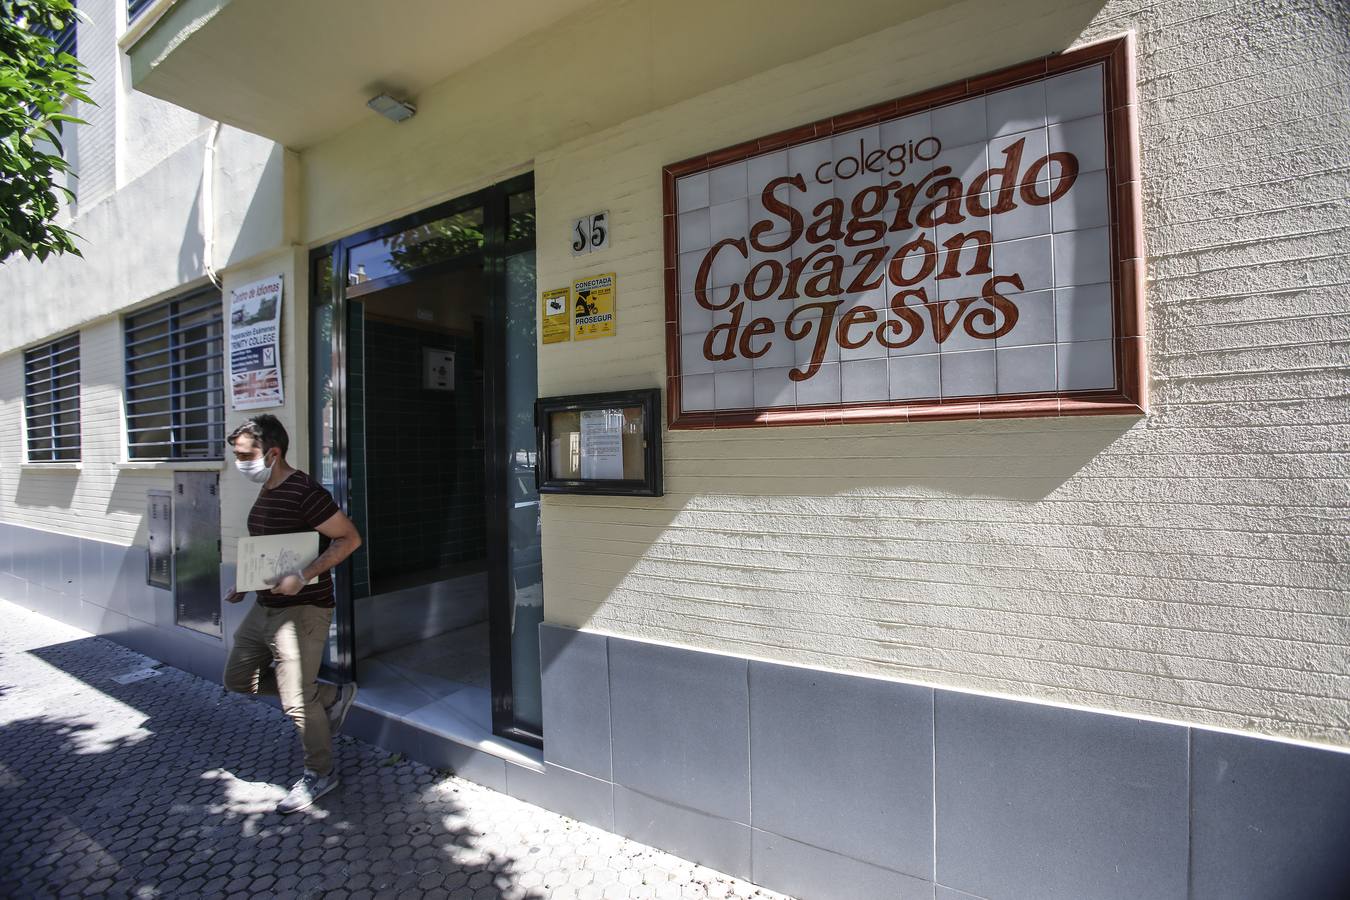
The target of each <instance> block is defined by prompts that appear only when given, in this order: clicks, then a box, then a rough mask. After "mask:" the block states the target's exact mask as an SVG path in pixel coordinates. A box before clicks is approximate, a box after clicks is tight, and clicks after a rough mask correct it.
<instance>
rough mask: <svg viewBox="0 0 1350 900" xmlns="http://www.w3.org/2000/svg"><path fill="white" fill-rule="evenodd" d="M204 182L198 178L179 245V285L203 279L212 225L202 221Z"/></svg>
mask: <svg viewBox="0 0 1350 900" xmlns="http://www.w3.org/2000/svg"><path fill="white" fill-rule="evenodd" d="M202 182H203V179H202V177H201V176H198V178H197V183H196V185H195V186H194V187H193V189H192V190H193V197H192V208H191V209H189V210H188V215H187V221H186V222H184V223H183V241H182V243H180V244H179V245H178V283H179V284H187V283H189V282H192V281H196V280H197V279H198V278H201V277H202V266H203V264H204V263H205V261H206V235H205V231H204V229H205V228H207V227H209V224H210V223H206V222H203V221H202Z"/></svg>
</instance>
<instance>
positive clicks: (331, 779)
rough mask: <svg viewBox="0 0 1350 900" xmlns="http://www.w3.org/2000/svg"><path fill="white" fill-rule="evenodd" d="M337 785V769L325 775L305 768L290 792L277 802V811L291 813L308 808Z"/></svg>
mask: <svg viewBox="0 0 1350 900" xmlns="http://www.w3.org/2000/svg"><path fill="white" fill-rule="evenodd" d="M337 786H338V776H337V770H336V769H335V770H333V771H332V772H329V773H328V774H327V775H320V774H319V773H317V772H311V771H309V770H308V769H306V770H305V774H303V775H301V776H300V780H299V781H297V782H296V783H295V785H294V786H293V787H292V788H291V792H290V793H289V794H287V795H286V796H285V798H283V799H282V801H281V802H280V803H278V804H277V812H279V813H293V812H299V811H300V810H302V809H309V807H310V806H312V805H313V804H314V801H315V800H318V799H319V798H320V797H322V796H323V795H324V794H326V793H328V792H329V791H331V790H332V789H333V788H335V787H337Z"/></svg>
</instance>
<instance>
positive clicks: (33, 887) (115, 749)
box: [0, 638, 546, 898]
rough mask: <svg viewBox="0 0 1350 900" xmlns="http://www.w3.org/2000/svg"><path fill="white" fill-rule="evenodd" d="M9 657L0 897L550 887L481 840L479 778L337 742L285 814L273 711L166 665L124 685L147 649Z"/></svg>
mask: <svg viewBox="0 0 1350 900" xmlns="http://www.w3.org/2000/svg"><path fill="white" fill-rule="evenodd" d="M9 656H10V660H9V661H8V662H4V661H3V660H0V664H3V665H4V666H5V669H6V670H7V671H6V674H5V681H6V682H8V683H7V684H5V685H3V686H0V698H3V699H4V703H5V705H12V704H15V703H20V702H22V703H24V705H25V706H26V707H28V708H27V709H25V710H24V712H23V713H22V714H21V716H22V717H20V718H14V719H10V717H8V716H3V717H0V720H7V723H6V724H5V725H4V726H3V728H0V896H44V895H53V894H57V893H60V894H65V893H76V892H92V893H93V894H95V895H99V896H145V897H157V896H158V897H168V896H189V895H190V896H210V895H220V896H225V895H229V894H233V893H236V892H244V893H247V894H251V895H255V896H257V895H264V894H274V895H279V896H315V897H317V896H320V895H323V894H325V893H328V892H330V891H334V890H339V889H340V890H345V891H349V892H352V893H353V894H359V893H362V892H366V891H369V892H371V893H375V892H379V891H381V890H383V891H386V892H392V893H391V894H390V896H398V897H400V898H401V897H407V896H417V895H419V894H420V892H422V891H433V890H437V889H439V891H440V892H446V891H453V890H454V889H456V888H460V887H467V888H469V889H470V890H472V889H480V890H482V889H487V890H486V895H487V896H505V897H511V898H536V897H544V896H546V893H545V892H543V891H539V890H527V889H525V888H522V887H520V886H518V885H516V884H515V881H514V870H515V869H516V867H517V863H518V861H517V860H516V859H515V858H513V857H511V856H507V855H502V854H500V853H494V852H491V851H489V850H487V849H486V848H482V847H480V846H479V840H478V839H479V838H480V837H482V834H481V832H480V831H477V830H475V829H474V827H473V823H472V822H471V821H470V818H469V812H470V808H469V804H468V803H467V802H466V801H467V800H471V798H472V795H473V793H474V792H475V790H477V789H476V788H474V787H472V786H465V785H463V784H462V783H459V782H455V781H451V780H447V779H445V778H444V777H443V775H442V774H441V773H438V772H435V771H433V770H431V769H428V768H426V767H425V766H421V765H418V764H415V763H410V762H406V761H400V760H398V759H397V758H391V757H388V756H387V754H385V753H384V752H383V751H381V750H379V749H378V748H375V747H372V746H370V745H367V744H363V743H361V742H359V741H356V740H353V739H351V738H345V737H340V738H338V740H337V742H336V746H335V751H336V755H337V759H338V765H339V770H340V773H341V777H342V784H341V785H340V786H339V787H338V788H337V790H336V791H334V792H333V793H332V794H329V795H328V796H326V797H324V798H323V799H321V800H320V801H319V803H318V804H316V806H315V807H313V808H311V809H309V810H306V811H304V812H301V813H298V814H293V815H291V816H281V815H279V814H277V813H275V812H272V811H271V810H272V808H273V807H274V805H275V803H276V801H277V800H279V799H280V798H281V796H283V795H284V793H285V790H286V787H285V786H284V785H288V784H289V782H290V781H291V780H292V779H293V778H294V777H295V776H296V775H297V774H298V773H299V771H300V768H301V763H300V759H301V757H300V749H299V742H298V740H297V738H296V735H295V731H294V728H293V726H292V725H291V723H290V721H289V720H288V719H286V718H285V717H284V716H283V715H282V714H281V712H280V711H279V710H277V709H276V708H275V707H273V706H269V705H267V704H265V703H259V702H256V701H253V700H251V699H249V698H246V697H240V696H237V695H231V694H227V693H226V692H225V691H224V690H223V689H222V688H221V687H220V686H218V685H215V684H211V683H210V682H207V681H204V680H203V679H200V678H197V677H196V676H193V675H190V674H188V673H186V672H182V671H180V670H177V669H172V668H169V667H163V668H160V669H157V670H156V671H157V672H158V673H159V674H157V675H155V676H153V677H148V678H145V679H144V680H141V681H136V682H133V683H130V684H125V685H123V684H119V683H117V682H115V681H112V680H111V679H112V677H113V676H114V675H119V674H125V673H127V672H131V671H134V670H137V669H140V668H143V667H144V666H145V665H146V661H145V658H144V657H142V656H140V655H139V654H136V653H133V652H131V651H129V650H126V649H125V648H122V647H120V646H117V645H114V644H111V643H109V642H107V641H103V640H101V639H98V638H87V639H82V640H77V641H70V642H67V643H62V644H53V645H50V646H46V647H41V648H38V649H35V650H31V651H29V652H28V653H27V654H16V653H11V654H9ZM16 657H30V658H29V659H27V660H23V659H16ZM36 660H41V662H42V663H45V664H46V665H45V666H44V665H41V664H39V663H37V662H36ZM47 667H51V668H50V669H49V668H47ZM15 669H19V670H20V671H19V673H18V674H19V675H21V676H23V677H19V678H17V679H16V673H15V671H14V670H15ZM52 669H55V670H59V672H60V673H64V675H65V676H69V678H71V679H76V681H74V682H72V681H69V680H67V679H66V678H63V677H62V676H59V675H56V673H54V672H52ZM44 676H45V677H44ZM16 680H17V681H21V682H23V685H22V686H20V685H19V684H16V683H15V682H16ZM30 682H31V683H30ZM35 695H36V697H37V698H39V699H40V702H41V706H40V707H37V706H35V703H34V696H35ZM48 698H50V699H48ZM35 708H40V709H41V712H40V713H39V714H30V713H31V710H32V709H35ZM0 711H3V708H0ZM522 852H528V848H523V850H522ZM475 896H479V897H481V896H484V894H483V893H478V894H475Z"/></svg>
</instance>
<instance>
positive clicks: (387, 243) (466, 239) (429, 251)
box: [347, 207, 483, 284]
mask: <svg viewBox="0 0 1350 900" xmlns="http://www.w3.org/2000/svg"><path fill="white" fill-rule="evenodd" d="M481 249H483V208H482V207H476V208H474V209H469V210H465V211H464V212H460V213H455V214H454V215H449V216H446V217H444V218H441V219H437V220H436V221H434V222H427V223H425V224H423V225H415V226H413V227H412V228H409V229H406V230H404V231H400V232H399V233H398V234H392V235H390V236H389V237H386V238H380V239H378V240H374V241H370V242H368V243H365V244H361V245H360V246H358V247H353V248H352V249H351V252H350V253H348V255H347V283H348V284H361V283H364V282H366V281H370V280H373V279H376V278H385V277H387V276H389V275H397V274H400V273H403V272H410V271H412V270H413V269H418V268H421V267H422V266H427V265H430V264H432V263H438V262H444V261H446V260H450V259H454V258H455V257H457V256H464V255H465V254H468V253H476V252H478V251H479V250H481Z"/></svg>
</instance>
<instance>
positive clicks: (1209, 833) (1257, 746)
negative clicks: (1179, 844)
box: [1191, 728, 1350, 900]
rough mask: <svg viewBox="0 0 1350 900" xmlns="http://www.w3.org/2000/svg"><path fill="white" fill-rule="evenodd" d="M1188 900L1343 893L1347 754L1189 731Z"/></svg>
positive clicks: (1348, 880) (1311, 899)
mask: <svg viewBox="0 0 1350 900" xmlns="http://www.w3.org/2000/svg"><path fill="white" fill-rule="evenodd" d="M1191 741H1192V745H1191V756H1192V769H1191V779H1192V785H1191V790H1192V796H1193V801H1192V813H1191V860H1192V862H1191V889H1192V894H1191V896H1192V897H1193V898H1194V900H1247V898H1251V900H1257V898H1266V897H1298V898H1300V900H1338V898H1342V897H1345V896H1347V895H1348V894H1350V753H1346V752H1337V751H1333V750H1323V749H1320V748H1315V747H1305V746H1300V745H1297V744H1289V743H1284V742H1282V741H1273V740H1263V739H1261V738H1254V737H1248V736H1245V735H1236V734H1225V733H1222V732H1216V731H1205V730H1202V729H1198V728H1197V729H1194V730H1193V731H1192V732H1191Z"/></svg>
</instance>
